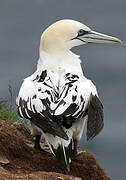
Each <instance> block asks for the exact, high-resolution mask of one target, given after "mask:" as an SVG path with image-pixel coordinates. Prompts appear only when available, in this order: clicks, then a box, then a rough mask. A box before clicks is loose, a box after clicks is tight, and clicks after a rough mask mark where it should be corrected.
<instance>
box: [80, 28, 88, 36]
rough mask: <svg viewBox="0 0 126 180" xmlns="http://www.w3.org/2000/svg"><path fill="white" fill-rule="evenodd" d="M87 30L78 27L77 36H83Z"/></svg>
mask: <svg viewBox="0 0 126 180" xmlns="http://www.w3.org/2000/svg"><path fill="white" fill-rule="evenodd" d="M87 33H88V32H87V31H85V30H83V29H80V30H79V31H78V36H83V35H85V34H87Z"/></svg>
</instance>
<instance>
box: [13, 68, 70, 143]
mask: <svg viewBox="0 0 126 180" xmlns="http://www.w3.org/2000/svg"><path fill="white" fill-rule="evenodd" d="M44 78H46V72H45V71H43V72H42V73H41V75H40V76H39V75H36V77H35V78H34V79H33V78H26V79H25V80H24V82H23V84H22V86H21V89H20V91H19V95H18V97H17V99H16V103H17V105H18V114H19V116H20V117H21V118H26V119H30V120H31V121H32V122H33V123H34V124H35V125H36V126H38V127H39V128H40V129H42V130H43V131H44V132H47V133H50V134H52V135H54V136H59V137H61V138H63V139H66V140H68V136H67V135H66V133H65V132H64V130H63V128H62V127H61V126H59V125H58V124H57V123H56V122H54V121H53V119H52V116H51V112H50V111H49V110H51V109H50V108H49V106H50V103H51V101H53V99H52V98H53V93H54V92H53V91H52V92H51V91H50V89H52V88H51V85H50V83H48V84H46V81H44ZM55 78H56V77H55Z"/></svg>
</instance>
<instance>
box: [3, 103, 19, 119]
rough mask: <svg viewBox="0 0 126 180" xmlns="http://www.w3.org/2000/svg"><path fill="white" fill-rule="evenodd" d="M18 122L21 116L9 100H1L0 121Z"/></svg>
mask: <svg viewBox="0 0 126 180" xmlns="http://www.w3.org/2000/svg"><path fill="white" fill-rule="evenodd" d="M1 120H2V121H7V122H18V121H19V117H18V115H17V113H16V112H14V110H12V108H11V107H10V106H9V103H8V102H7V101H0V121H1Z"/></svg>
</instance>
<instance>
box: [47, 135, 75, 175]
mask: <svg viewBox="0 0 126 180" xmlns="http://www.w3.org/2000/svg"><path fill="white" fill-rule="evenodd" d="M44 137H45V139H46V141H47V143H48V145H49V147H50V149H51V151H52V153H53V154H54V155H55V156H56V158H57V160H58V161H59V163H60V164H61V166H62V167H63V169H64V170H65V171H66V172H69V171H70V163H71V158H72V156H73V149H72V148H73V140H72V133H71V135H70V134H69V139H68V140H64V139H63V138H60V137H58V136H53V135H51V134H49V133H44Z"/></svg>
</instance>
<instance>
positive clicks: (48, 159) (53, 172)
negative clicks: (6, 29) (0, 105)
mask: <svg viewBox="0 0 126 180" xmlns="http://www.w3.org/2000/svg"><path fill="white" fill-rule="evenodd" d="M41 143H42V145H43V146H46V144H45V142H44V141H43V140H42V142H41ZM33 144H34V140H33V137H32V136H31V135H30V132H29V130H28V129H27V128H26V127H25V126H24V125H22V124H20V123H11V124H4V123H3V124H2V123H0V174H1V176H0V179H3V180H4V179H9V180H11V179H13V180H15V179H16V180H17V179H18V180H20V179H33V180H50V179H51V180H56V179H58V180H67V179H71V180H72V179H74V180H81V179H84V180H110V178H109V177H108V176H107V174H106V173H105V172H104V170H103V169H102V168H101V167H100V166H99V164H98V162H97V161H96V159H95V157H94V156H93V155H92V154H91V153H89V152H85V153H84V154H82V155H80V156H78V157H76V158H74V159H73V161H72V164H71V171H70V173H69V175H65V174H64V170H63V169H62V168H61V167H60V165H59V163H58V162H57V160H56V158H55V157H54V156H53V155H52V154H47V153H44V152H40V151H37V150H35V149H34V148H33ZM76 177H80V178H76Z"/></svg>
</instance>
